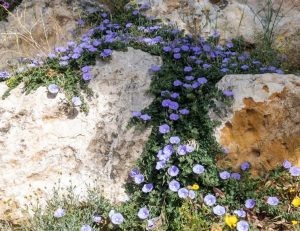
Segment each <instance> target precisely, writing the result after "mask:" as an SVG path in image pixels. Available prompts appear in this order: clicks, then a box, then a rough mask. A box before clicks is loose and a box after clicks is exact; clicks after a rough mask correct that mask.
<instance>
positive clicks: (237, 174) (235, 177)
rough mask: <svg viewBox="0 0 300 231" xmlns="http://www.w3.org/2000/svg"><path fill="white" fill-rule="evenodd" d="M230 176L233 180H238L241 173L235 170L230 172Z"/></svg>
mask: <svg viewBox="0 0 300 231" xmlns="http://www.w3.org/2000/svg"><path fill="white" fill-rule="evenodd" d="M230 178H232V179H235V180H240V179H241V174H239V173H237V172H234V173H231V176H230Z"/></svg>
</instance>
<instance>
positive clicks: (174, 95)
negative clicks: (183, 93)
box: [171, 92, 179, 99]
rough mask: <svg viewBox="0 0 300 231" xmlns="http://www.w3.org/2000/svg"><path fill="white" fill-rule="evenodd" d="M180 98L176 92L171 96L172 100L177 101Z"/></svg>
mask: <svg viewBox="0 0 300 231" xmlns="http://www.w3.org/2000/svg"><path fill="white" fill-rule="evenodd" d="M178 97H179V94H178V93H176V92H174V93H172V94H171V98H173V99H176V98H178Z"/></svg>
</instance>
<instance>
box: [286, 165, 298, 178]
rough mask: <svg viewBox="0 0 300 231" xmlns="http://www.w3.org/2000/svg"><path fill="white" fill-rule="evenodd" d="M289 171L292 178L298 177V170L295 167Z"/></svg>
mask: <svg viewBox="0 0 300 231" xmlns="http://www.w3.org/2000/svg"><path fill="white" fill-rule="evenodd" d="M289 171H290V174H291V175H292V176H300V168H298V167H296V166H293V167H290V170H289Z"/></svg>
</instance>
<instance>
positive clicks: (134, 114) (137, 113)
mask: <svg viewBox="0 0 300 231" xmlns="http://www.w3.org/2000/svg"><path fill="white" fill-rule="evenodd" d="M141 115H142V113H141V112H140V111H134V112H132V114H131V116H132V117H140V116H141Z"/></svg>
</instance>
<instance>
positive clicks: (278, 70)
mask: <svg viewBox="0 0 300 231" xmlns="http://www.w3.org/2000/svg"><path fill="white" fill-rule="evenodd" d="M276 73H277V74H280V75H282V74H284V72H283V70H281V69H277V70H276Z"/></svg>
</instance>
